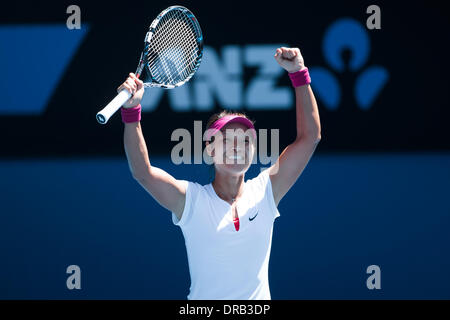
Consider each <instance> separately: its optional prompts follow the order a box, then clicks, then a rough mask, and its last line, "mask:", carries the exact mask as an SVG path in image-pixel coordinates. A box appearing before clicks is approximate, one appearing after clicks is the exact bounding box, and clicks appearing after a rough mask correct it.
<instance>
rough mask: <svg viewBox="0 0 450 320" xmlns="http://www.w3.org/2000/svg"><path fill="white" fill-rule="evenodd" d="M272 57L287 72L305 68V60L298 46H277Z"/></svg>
mask: <svg viewBox="0 0 450 320" xmlns="http://www.w3.org/2000/svg"><path fill="white" fill-rule="evenodd" d="M274 57H275V60H277V62H278V64H279V65H280V66H281V67H282V68H284V69H285V70H286V71H287V72H289V73H294V72H297V71H300V70H303V69H305V62H304V61H303V57H302V55H301V53H300V49H299V48H285V47H281V48H278V49H277V51H276V52H275V55H274Z"/></svg>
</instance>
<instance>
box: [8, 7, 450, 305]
mask: <svg viewBox="0 0 450 320" xmlns="http://www.w3.org/2000/svg"><path fill="white" fill-rule="evenodd" d="M71 4H73V3H72V1H70V2H68V1H58V2H55V1H39V3H38V2H36V1H26V0H23V1H8V2H4V3H2V5H1V9H0V299H34V298H39V299H47V298H52V299H53V298H54V299H108V298H114V299H184V298H186V296H187V294H188V290H189V283H190V279H189V272H188V265H187V258H186V252H185V247H184V240H183V237H182V233H181V231H180V230H179V228H178V227H176V226H174V225H173V224H172V222H171V217H170V213H169V212H168V211H166V210H165V209H162V208H160V207H159V206H158V205H157V203H156V202H155V201H154V200H153V199H152V198H151V196H150V195H148V194H147V193H146V192H145V191H144V190H143V189H142V188H141V187H140V186H139V185H138V184H137V183H136V182H135V181H134V180H133V179H132V177H131V174H130V172H129V168H128V165H127V162H126V158H125V154H124V150H123V143H122V141H123V140H122V139H123V124H122V122H121V121H120V117H119V116H118V115H116V116H114V117H113V118H111V120H110V121H109V122H108V124H107V125H106V126H101V125H99V124H98V123H97V122H96V121H95V114H96V113H97V112H98V111H99V109H100V108H101V107H103V106H104V105H105V104H106V103H107V102H109V101H110V99H111V98H113V96H114V95H115V92H116V88H117V87H118V86H119V85H120V83H121V82H123V81H124V80H125V77H126V76H127V75H128V73H129V72H132V71H134V70H135V68H136V64H137V60H138V57H139V55H140V52H141V50H142V45H143V39H144V36H145V33H146V31H147V28H148V26H149V24H150V23H151V21H152V19H153V18H154V17H155V16H156V15H157V14H158V13H159V12H160V11H161V10H163V9H165V8H166V7H168V6H169V5H173V1H172V0H170V1H164V0H155V1H147V0H146V1H139V0H136V1H134V2H133V4H132V5H126V6H117V5H114V4H113V3H112V2H111V1H83V0H80V1H77V2H76V4H77V5H78V6H79V7H80V10H81V29H79V30H77V29H74V30H69V29H67V28H66V20H67V18H68V17H69V14H67V12H66V10H67V7H68V6H69V5H71ZM182 4H183V5H184V6H186V7H188V8H189V9H191V10H192V11H193V12H194V13H195V15H196V17H197V18H198V20H199V21H200V24H201V27H202V30H203V35H204V39H205V52H204V53H205V54H204V57H203V59H204V60H203V61H202V64H201V65H200V69H199V71H198V72H197V73H196V75H195V76H194V77H193V79H192V80H191V81H190V82H189V83H188V84H186V85H185V86H183V87H180V88H177V89H176V90H172V91H170V92H169V91H167V92H165V93H161V92H162V91H157V90H156V89H155V90H148V91H146V95H145V98H144V100H143V102H142V104H143V114H142V121H141V123H142V127H143V131H144V132H143V133H144V135H145V139H146V141H147V144H148V146H149V150H150V157H151V161H152V164H153V165H155V166H159V167H161V168H163V169H165V170H167V171H168V172H169V173H171V174H172V175H173V176H175V177H176V178H179V179H189V180H194V181H198V182H200V183H203V184H206V183H208V177H209V172H208V169H207V168H206V167H205V166H203V165H182V166H175V165H174V164H173V163H172V162H171V161H170V159H169V157H168V155H169V154H170V152H171V150H172V148H173V146H174V145H175V143H174V142H173V141H171V134H172V132H173V130H175V129H177V128H184V129H187V130H188V131H190V132H191V133H192V132H193V127H194V125H193V123H194V121H198V120H202V121H203V128H204V127H205V123H206V120H207V119H208V117H209V116H210V115H211V114H212V113H213V112H218V111H220V110H222V109H223V108H231V107H233V108H234V109H236V110H238V111H241V112H242V111H243V112H246V113H247V114H248V115H249V116H250V117H251V118H252V119H254V120H256V127H257V128H258V129H279V130H280V151H281V150H282V148H284V147H286V146H287V145H288V144H289V143H290V142H292V141H293V139H294V137H295V135H296V124H295V107H294V91H293V90H292V88H291V85H290V82H289V78H288V76H287V75H286V73H285V72H284V71H283V70H281V69H280V68H278V66H276V62H275V61H274V60H273V59H272V56H271V55H272V53H273V52H274V50H273V49H274V48H275V46H278V44H286V45H289V46H293V47H299V48H300V49H301V51H302V54H303V56H304V58H305V63H306V66H308V68H310V71H311V76H312V88H313V90H314V92H315V95H316V98H317V101H318V104H319V110H320V119H321V124H322V141H321V142H320V144H319V146H318V148H317V150H316V152H315V154H314V156H313V157H312V158H311V161H310V163H309V164H308V166H307V168H306V170H305V171H304V173H303V174H302V176H301V177H300V179H299V180H298V182H297V183H296V184H295V186H294V187H293V188H292V189H291V191H290V192H289V193H288V194H287V196H286V197H285V198H284V199H283V200H282V202H281V203H280V205H279V210H280V213H281V217H280V218H279V219H277V220H276V222H275V227H274V236H273V247H272V257H271V261H270V271H269V272H270V285H271V291H272V297H273V298H274V299H316V298H317V299H324V298H332V299H353V298H355V299H407V298H413V299H419V298H420V299H422V298H423V299H431V298H446V299H450V274H449V270H450V258H449V252H450V250H449V249H450V248H449V247H450V232H449V230H450V204H449V201H448V198H449V196H448V195H449V193H450V192H449V191H450V143H449V141H450V139H449V138H450V135H449V130H448V127H449V126H448V119H449V118H450V105H449V95H448V88H449V87H450V83H449V82H450V80H449V79H450V78H449V77H448V76H447V75H448V74H449V72H450V68H449V59H448V57H449V56H450V51H449V49H450V46H445V45H444V44H443V42H444V41H446V40H445V39H446V38H445V36H444V35H445V34H448V30H450V18H449V13H448V10H444V8H443V7H440V6H439V5H438V4H433V3H431V2H429V1H414V2H409V3H404V2H400V1H397V2H395V1H377V2H376V4H377V5H378V6H379V7H380V9H381V29H379V30H369V29H368V28H367V27H366V20H367V18H368V17H369V15H368V14H367V13H366V9H367V7H368V6H369V5H372V4H374V3H373V2H372V1H359V0H358V1H345V2H342V1H327V0H317V1H294V2H290V3H289V7H288V9H286V6H284V5H273V4H271V3H269V2H267V1H266V2H264V1H254V2H252V1H241V3H240V6H239V8H238V7H237V6H236V5H235V3H233V2H227V1H222V2H220V11H219V12H217V10H216V6H211V1H199V0H195V1H182ZM137 8H139V10H137ZM416 17H420V23H418V22H417V21H419V20H418V19H416ZM227 50H228V51H227ZM230 52H231V54H232V55H231V56H233V57H234V58H233V59H232V61H228V62H227V59H226V57H230V55H229V54H230ZM248 52H251V54H248V55H246V53H248ZM225 53H227V54H228V55H227V54H225ZM256 53H258V54H256ZM266 58H267V61H269V62H265V61H266ZM208 61H209V64H208ZM258 61H264V62H263V64H262V65H258V63H259V62H258ZM212 62H215V63H216V64H217V66H218V67H217V68H216V67H215V65H216V64H215V63H212ZM270 63H273V64H275V68H273V69H272V68H271V65H270ZM268 67H269V68H268ZM264 70H266V71H264ZM267 70H271V71H270V72H269V71H267ZM280 71H281V72H280ZM266 80H268V81H269V82H270V81H271V82H272V83H271V86H270V85H268V86H267V88H266V89H264V87H261V86H260V87H259V88H260V89H259V90H254V88H255V87H256V84H257V83H258V82H259V84H260V85H261V83H264V81H266ZM230 83H231V84H234V86H233V85H229V84H230ZM266 83H267V82H266ZM236 87H237V88H238V90H233V88H236ZM198 88H203V89H202V90H198ZM204 88H209V91H206V89H204ZM224 88H225V89H224ZM227 88H228V89H229V90H228V89H227ZM252 88H253V89H252ZM225 90H228V91H227V92H225ZM199 92H200V93H201V94H199ZM280 92H281V93H283V92H284V93H287V95H286V94H285V95H283V94H281V95H279V93H280ZM207 93H210V94H211V95H208V94H207ZM203 95H205V96H206V97H207V98H206V99H205V100H207V101H206V102H207V103H205V101H203V104H201V103H198V101H200V100H201V99H200V98H201V97H202V96H203ZM274 96H277V97H281V98H283V97H284V98H283V99H284V101H281V100H283V99H281V98H280V99H279V100H280V101H278V99H272V100H270V99H268V98H273V97H274ZM180 97H181V98H180ZM185 97H189V99H187V98H186V99H185ZM230 97H232V99H230ZM249 97H251V98H252V99H250V98H249ZM235 98H236V99H235ZM266 98H267V99H266ZM187 100H189V103H187V102H186V101H187ZM235 100H236V101H237V100H239V101H238V102H239V103H235V104H234V105H233V103H232V102H233V101H235ZM268 100H270V103H267V101H268ZM155 101H156V102H155ZM256 102H258V103H256ZM260 102H261V103H262V105H259V103H260ZM264 103H265V104H264ZM271 104H273V105H271ZM257 172H258V167H253V168H252V169H251V170H250V172H249V173H248V175H247V178H251V177H253V176H255V175H256V173H257ZM69 265H78V266H80V268H81V286H82V289H81V290H68V289H67V287H66V279H67V277H68V274H66V268H67V267H68V266H69ZM370 265H378V266H380V268H381V290H368V289H367V287H366V280H367V278H368V276H369V275H368V274H367V273H366V269H367V267H368V266H370Z"/></svg>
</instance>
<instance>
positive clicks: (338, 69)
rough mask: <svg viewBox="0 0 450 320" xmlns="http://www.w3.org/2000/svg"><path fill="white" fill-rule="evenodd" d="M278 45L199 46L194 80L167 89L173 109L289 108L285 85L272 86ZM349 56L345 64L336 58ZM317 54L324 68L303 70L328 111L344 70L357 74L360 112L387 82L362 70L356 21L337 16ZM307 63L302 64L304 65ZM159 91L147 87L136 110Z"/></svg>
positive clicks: (277, 73)
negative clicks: (248, 74)
mask: <svg viewBox="0 0 450 320" xmlns="http://www.w3.org/2000/svg"><path fill="white" fill-rule="evenodd" d="M280 46H287V45H283V44H263V45H247V46H238V45H229V46H224V47H222V49H221V51H220V55H219V52H217V51H216V50H215V49H214V48H211V47H208V46H206V47H205V50H204V58H203V61H202V63H201V65H200V68H199V70H198V71H197V73H196V75H195V76H194V78H193V79H192V80H191V81H190V82H189V83H187V84H186V85H184V86H183V87H179V88H177V89H176V90H169V91H167V94H168V101H169V105H170V107H171V108H172V109H173V110H174V111H178V112H186V111H192V110H195V111H212V110H213V109H214V107H215V104H216V103H218V104H219V105H221V106H223V107H226V108H230V109H243V108H244V109H246V110H286V109H290V108H292V107H293V106H294V95H293V92H292V89H291V88H290V87H280V86H277V85H276V84H277V82H278V81H279V79H280V77H282V76H284V74H285V71H284V70H283V69H282V68H280V67H279V66H278V64H277V63H276V61H275V59H273V53H274V52H275V50H276V48H278V47H280ZM344 50H348V51H349V52H350V61H349V65H348V66H346V65H345V64H344V61H343V59H342V53H343V51H344ZM322 51H323V56H324V59H325V61H326V63H327V66H326V67H322V66H309V71H310V74H311V78H312V87H313V89H314V92H315V94H316V96H317V97H318V99H320V101H321V104H322V105H323V106H324V107H325V108H326V109H327V110H329V111H335V110H337V109H338V108H339V105H340V102H341V100H342V96H341V86H340V83H339V74H340V73H342V72H344V71H346V68H348V69H349V70H350V71H351V72H354V73H358V76H357V79H356V83H355V84H354V99H355V102H356V105H357V106H358V107H359V108H360V109H361V110H369V109H370V108H371V107H372V105H373V103H374V102H375V100H376V98H377V97H378V96H379V95H380V93H381V91H382V89H383V88H384V86H385V84H386V83H387V81H388V79H389V73H388V71H387V70H386V68H384V67H382V66H378V65H373V66H368V67H365V64H366V62H367V60H368V58H369V55H370V51H371V50H370V39H369V35H368V32H367V30H366V29H365V28H364V26H363V25H362V24H361V23H359V22H358V21H357V20H355V19H352V18H341V19H339V20H337V21H335V22H334V23H333V24H331V25H330V26H329V27H328V29H327V30H326V32H325V35H324V38H323V42H322ZM307 65H308V64H307ZM246 67H247V68H248V67H253V68H256V70H257V71H256V73H255V75H254V76H253V78H251V79H250V81H249V82H248V84H247V85H246V87H244V68H246ZM164 92H166V90H164V89H151V90H148V92H147V93H146V94H145V95H144V99H143V101H142V107H143V109H144V110H146V111H153V110H155V109H156V108H157V106H158V104H159V103H160V101H161V98H162V95H163V94H164Z"/></svg>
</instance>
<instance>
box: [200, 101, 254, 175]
mask: <svg viewBox="0 0 450 320" xmlns="http://www.w3.org/2000/svg"><path fill="white" fill-rule="evenodd" d="M229 115H236V116H241V117H244V118H246V119H248V120H250V121H251V122H252V124H253V125H255V121H254V120H252V119H250V118H249V117H248V116H247V115H246V114H245V113H243V112H236V111H233V110H226V109H225V110H223V111H221V112H217V113H214V114H213V115H211V116H210V117H209V119H208V121H207V122H206V129H205V131H206V130H208V129H209V128H210V127H211V125H212V124H213V123H214V122H216V121H217V120H219V119H220V118H223V117H225V116H229ZM205 144H206V142H205ZM215 176H216V170H215V168H214V163H213V164H210V165H209V179H210V181H211V182H212V181H213V180H214V178H215Z"/></svg>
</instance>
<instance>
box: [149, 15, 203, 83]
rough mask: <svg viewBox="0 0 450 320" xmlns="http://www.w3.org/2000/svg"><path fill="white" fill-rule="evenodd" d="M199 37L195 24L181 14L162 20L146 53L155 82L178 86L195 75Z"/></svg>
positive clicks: (166, 16)
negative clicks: (177, 84)
mask: <svg viewBox="0 0 450 320" xmlns="http://www.w3.org/2000/svg"><path fill="white" fill-rule="evenodd" d="M197 37H198V35H197V34H196V31H195V26H194V24H193V22H192V21H191V19H190V18H189V17H188V16H187V15H185V14H184V13H182V12H181V11H178V10H174V11H173V12H169V14H166V15H165V16H163V17H162V18H161V21H160V22H159V23H158V25H157V26H156V29H155V31H154V34H153V37H152V38H151V40H150V45H149V49H148V52H147V61H148V67H149V69H150V71H151V73H152V76H153V77H154V78H155V80H157V81H158V82H160V83H165V84H171V85H175V84H176V83H179V82H181V81H183V80H186V79H187V78H189V77H190V76H191V75H192V73H193V72H194V71H195V69H196V67H197V59H198V51H199V48H198V43H197Z"/></svg>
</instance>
